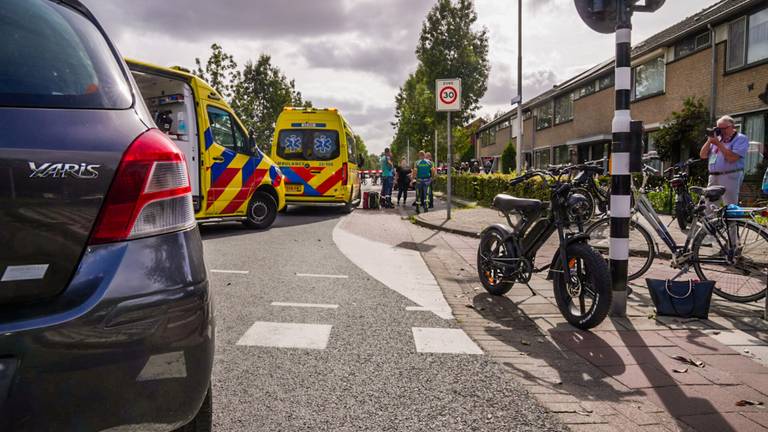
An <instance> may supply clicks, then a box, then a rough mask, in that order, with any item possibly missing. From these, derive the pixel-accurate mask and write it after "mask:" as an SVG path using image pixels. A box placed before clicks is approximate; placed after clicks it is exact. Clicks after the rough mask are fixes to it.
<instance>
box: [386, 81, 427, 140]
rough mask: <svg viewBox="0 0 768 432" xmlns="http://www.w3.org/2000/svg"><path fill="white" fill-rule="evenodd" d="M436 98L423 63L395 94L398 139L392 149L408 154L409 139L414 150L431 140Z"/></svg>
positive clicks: (396, 136)
mask: <svg viewBox="0 0 768 432" xmlns="http://www.w3.org/2000/svg"><path fill="white" fill-rule="evenodd" d="M434 105H435V101H434V96H433V93H432V92H431V91H430V90H429V86H428V85H427V84H426V81H425V79H424V71H423V69H422V68H421V67H419V68H418V69H417V70H416V72H415V73H413V74H411V75H410V76H409V77H408V79H407V80H406V81H405V84H404V85H403V87H401V88H400V91H399V92H398V94H397V96H396V97H395V119H396V120H395V123H393V126H394V127H395V128H396V133H395V139H394V140H393V142H392V151H393V152H395V153H397V154H405V153H406V147H407V143H408V140H410V143H411V150H413V149H416V148H418V147H419V145H420V144H421V143H424V142H427V141H430V142H431V139H432V136H433V133H434V130H435V119H434V115H435V106H434Z"/></svg>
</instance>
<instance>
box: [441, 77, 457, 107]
mask: <svg viewBox="0 0 768 432" xmlns="http://www.w3.org/2000/svg"><path fill="white" fill-rule="evenodd" d="M435 90H436V96H437V98H436V99H437V110H438V111H461V80H460V79H459V78H453V79H439V80H437V81H436V85H435Z"/></svg>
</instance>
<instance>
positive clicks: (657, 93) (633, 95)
mask: <svg viewBox="0 0 768 432" xmlns="http://www.w3.org/2000/svg"><path fill="white" fill-rule="evenodd" d="M659 61H660V62H661V66H662V85H661V90H658V91H655V92H653V93H648V94H644V95H642V96H638V95H637V70H638V69H639V68H641V67H643V66H647V65H649V64H651V63H654V62H659ZM666 91H667V61H666V59H665V58H664V55H663V54H662V55H659V56H658V57H654V58H652V59H651V60H648V61H646V62H643V63H641V64H638V65H636V66H632V91H631V100H632V101H633V102H635V101H641V100H643V99H648V98H652V97H654V96H660V95H663V94H664V93H666Z"/></svg>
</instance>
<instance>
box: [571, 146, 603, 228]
mask: <svg viewBox="0 0 768 432" xmlns="http://www.w3.org/2000/svg"><path fill="white" fill-rule="evenodd" d="M605 161H607V159H606V158H603V159H600V160H596V161H591V162H587V163H584V164H580V165H576V166H575V168H576V169H577V170H578V171H579V173H578V174H576V175H575V176H574V177H573V186H574V189H573V192H574V193H580V194H582V195H584V196H585V197H586V198H587V199H588V200H589V201H590V208H591V209H592V211H591V213H590V214H589V215H588V216H589V217H588V220H589V219H592V218H593V217H595V215H599V214H605V213H606V212H607V211H608V207H609V206H610V200H611V195H610V192H609V190H608V189H607V188H602V187H600V185H599V183H598V181H597V177H599V176H601V175H605V169H604V168H603V164H604V163H605Z"/></svg>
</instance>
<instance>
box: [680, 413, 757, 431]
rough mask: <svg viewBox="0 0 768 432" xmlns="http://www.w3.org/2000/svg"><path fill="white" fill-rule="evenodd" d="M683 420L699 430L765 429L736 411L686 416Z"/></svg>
mask: <svg viewBox="0 0 768 432" xmlns="http://www.w3.org/2000/svg"><path fill="white" fill-rule="evenodd" d="M682 420H683V421H684V422H685V423H687V424H689V425H690V426H692V427H693V428H694V429H696V430H697V431H699V432H724V431H739V432H753V431H755V432H756V431H764V429H763V427H762V426H760V425H759V424H757V423H755V422H753V421H752V420H750V419H748V418H746V417H744V416H742V415H740V414H736V413H725V414H703V415H694V416H685V417H682Z"/></svg>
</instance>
